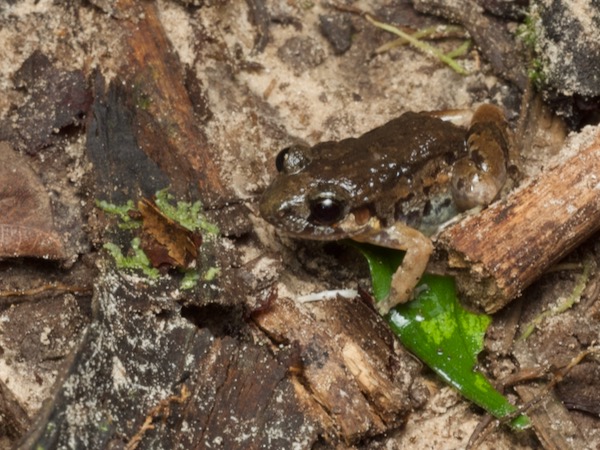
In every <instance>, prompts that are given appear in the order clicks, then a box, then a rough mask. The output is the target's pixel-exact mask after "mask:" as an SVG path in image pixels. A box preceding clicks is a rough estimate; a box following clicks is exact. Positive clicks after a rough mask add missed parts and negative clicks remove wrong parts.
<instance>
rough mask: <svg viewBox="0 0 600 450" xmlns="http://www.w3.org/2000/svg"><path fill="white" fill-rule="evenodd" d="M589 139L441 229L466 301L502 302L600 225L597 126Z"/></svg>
mask: <svg viewBox="0 0 600 450" xmlns="http://www.w3.org/2000/svg"><path fill="white" fill-rule="evenodd" d="M590 141H592V142H591V143H590V142H589V141H588V142H587V144H582V148H580V149H579V150H578V151H577V152H576V154H575V155H574V156H572V157H570V159H568V160H566V161H564V162H562V163H561V164H560V165H557V166H556V167H554V168H552V169H550V170H548V171H545V172H543V173H542V174H541V175H540V176H538V177H537V178H535V179H534V180H533V181H531V182H530V183H528V184H526V185H524V186H523V187H522V188H520V189H519V190H518V191H516V192H514V193H513V194H511V195H510V196H508V197H507V198H506V199H505V200H502V201H499V202H497V203H496V204H494V205H492V206H491V207H489V208H488V209H486V210H484V211H483V212H482V213H481V214H477V215H474V216H471V217H468V218H466V219H464V220H463V221H461V222H459V223H457V224H456V225H454V226H452V227H450V228H448V229H446V230H444V232H443V233H442V234H441V235H440V236H439V250H440V251H441V252H443V253H446V255H444V256H447V260H448V265H449V267H450V268H451V269H453V270H454V271H455V274H456V277H457V284H458V288H459V290H460V291H461V292H462V294H463V296H464V297H465V300H466V301H467V302H468V303H470V304H471V305H473V306H475V307H477V308H481V309H483V310H485V311H486V312H495V311H497V310H499V309H500V308H502V307H503V306H505V305H506V304H508V303H509V302H510V301H511V300H512V299H513V298H515V297H517V296H518V295H520V293H521V292H522V290H523V289H525V288H526V287H527V286H529V285H530V284H531V283H532V282H533V281H534V280H535V279H536V278H537V277H539V276H540V274H542V273H543V272H544V271H545V270H546V269H547V268H548V267H549V266H550V265H551V264H554V263H555V262H557V261H558V260H560V259H561V258H562V257H563V256H565V255H566V254H568V253H569V252H570V251H571V250H573V249H574V248H575V247H576V246H577V245H579V244H580V243H581V242H583V241H584V240H585V239H587V238H589V237H590V236H591V235H592V234H593V233H594V232H595V231H597V230H598V229H599V228H600V134H598V133H597V134H596V135H595V137H594V138H593V139H591V140H590Z"/></svg>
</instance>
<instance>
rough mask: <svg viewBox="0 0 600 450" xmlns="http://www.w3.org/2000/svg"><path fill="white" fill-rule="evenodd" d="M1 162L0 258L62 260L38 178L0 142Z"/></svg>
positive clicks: (62, 255) (57, 236)
mask: <svg viewBox="0 0 600 450" xmlns="http://www.w3.org/2000/svg"><path fill="white" fill-rule="evenodd" d="M0 161H2V164H0V257H23V256H32V257H37V258H47V259H62V258H64V257H65V251H64V247H63V244H62V241H61V239H60V236H59V235H58V234H57V233H56V231H55V230H54V223H53V220H52V209H51V208H50V199H49V198H48V193H47V192H46V190H45V188H44V186H43V185H42V183H41V181H40V180H39V178H38V176H37V175H36V174H35V172H33V170H32V169H31V168H30V167H29V165H28V163H27V160H26V159H25V158H24V157H23V156H21V155H20V154H19V153H17V152H15V151H14V150H13V149H12V148H11V147H10V146H9V145H8V144H7V143H6V142H0Z"/></svg>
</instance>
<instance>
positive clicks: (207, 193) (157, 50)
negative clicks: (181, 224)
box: [119, 0, 230, 204]
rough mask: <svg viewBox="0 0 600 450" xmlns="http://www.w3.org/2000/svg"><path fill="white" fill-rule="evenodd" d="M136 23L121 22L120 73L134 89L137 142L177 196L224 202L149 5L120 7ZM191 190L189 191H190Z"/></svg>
mask: <svg viewBox="0 0 600 450" xmlns="http://www.w3.org/2000/svg"><path fill="white" fill-rule="evenodd" d="M119 10H120V12H121V13H122V14H123V15H125V16H130V17H134V18H136V20H132V19H125V20H123V21H122V24H123V27H124V29H125V30H126V32H127V39H126V41H125V53H126V59H125V63H124V65H123V67H122V68H121V71H120V74H121V75H122V76H123V77H125V78H127V79H128V80H130V82H131V83H132V85H133V86H136V90H137V92H138V97H137V98H135V99H134V100H135V101H136V106H138V109H137V117H136V121H137V125H138V127H137V131H138V136H137V140H138V143H139V145H140V146H141V147H142V148H143V149H144V151H145V152H146V154H147V155H148V156H149V157H150V158H151V159H152V160H153V161H155V162H156V163H157V165H158V166H159V167H160V168H161V170H162V171H163V172H165V173H166V174H167V175H168V176H169V178H170V180H171V182H172V184H173V189H174V191H175V192H178V193H180V194H186V193H187V192H189V191H190V187H193V186H195V187H196V188H197V189H198V191H199V192H200V194H201V196H202V200H203V202H204V203H205V204H214V203H216V202H217V201H218V200H221V201H222V200H223V199H224V198H225V199H228V198H229V197H230V195H229V194H228V193H227V190H226V188H225V187H224V186H223V183H222V182H221V175H220V172H219V170H218V169H217V167H216V165H215V163H214V159H213V156H212V155H211V154H210V152H209V145H208V139H207V137H206V135H205V133H204V132H203V131H202V129H201V128H200V127H199V125H198V122H199V121H198V118H197V117H196V115H195V114H194V108H193V106H192V102H191V100H190V97H189V94H188V92H187V90H186V88H185V85H184V83H183V79H184V70H183V67H182V65H181V62H180V61H179V58H178V57H177V53H176V52H175V50H174V49H173V47H172V45H171V43H170V42H169V40H168V38H167V36H166V34H165V31H164V29H163V27H162V24H161V22H160V20H159V17H158V13H157V8H156V5H155V4H154V3H152V2H141V3H140V2H132V1H130V0H123V1H121V2H119ZM192 190H193V189H192Z"/></svg>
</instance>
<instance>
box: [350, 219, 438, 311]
mask: <svg viewBox="0 0 600 450" xmlns="http://www.w3.org/2000/svg"><path fill="white" fill-rule="evenodd" d="M352 239H353V240H355V241H358V242H365V243H369V244H373V245H377V246H380V247H387V248H392V249H397V250H404V251H405V252H406V254H405V255H404V259H403V260H402V265H401V266H400V267H398V269H397V270H396V272H395V273H394V275H393V276H392V285H391V288H390V293H389V294H388V296H387V298H385V299H383V300H382V301H380V302H379V303H377V305H376V308H377V310H378V311H379V313H380V314H381V315H385V314H387V313H388V311H389V310H390V309H391V308H393V307H394V306H396V305H399V304H401V303H405V302H407V301H408V300H410V299H411V297H412V293H413V291H414V289H415V286H416V285H417V283H418V282H419V280H420V279H421V276H422V275H423V273H424V272H425V269H426V267H427V263H428V261H429V256H430V255H431V252H432V251H433V244H432V243H431V240H430V239H429V238H428V237H427V236H425V235H424V234H422V233H421V232H420V231H418V230H416V229H414V228H411V227H409V226H407V225H406V224H404V223H402V222H397V223H396V224H394V225H392V226H391V227H389V228H383V229H379V230H373V231H371V232H369V233H365V234H361V235H359V236H353V237H352Z"/></svg>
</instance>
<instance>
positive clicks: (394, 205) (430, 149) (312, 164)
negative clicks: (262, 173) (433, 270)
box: [260, 105, 509, 314]
mask: <svg viewBox="0 0 600 450" xmlns="http://www.w3.org/2000/svg"><path fill="white" fill-rule="evenodd" d="M508 156H509V134H508V128H507V126H506V122H505V118H504V114H503V113H502V111H501V110H500V109H499V108H497V107H495V106H492V105H482V106H480V107H479V108H478V109H477V110H476V111H475V114H474V115H473V118H472V120H471V124H470V126H469V128H468V129H467V130H465V129H464V128H461V127H458V126H456V125H454V124H452V123H450V122H446V121H443V120H441V119H440V118H437V117H434V116H433V115H432V114H431V113H412V112H408V113H405V114H403V115H401V116H400V117H398V118H396V119H393V120H391V121H390V122H388V123H386V124H385V125H382V126H380V127H378V128H375V129H374V130H371V131H369V132H367V133H365V134H363V135H362V136H360V137H358V138H349V139H344V140H342V141H338V142H336V141H330V142H322V143H320V144H317V145H315V146H314V147H308V146H304V145H293V146H291V147H288V148H285V149H283V150H282V151H281V152H280V153H279V154H278V155H277V158H276V166H277V170H278V172H279V174H278V175H277V177H276V178H275V179H274V180H273V182H272V183H271V185H270V186H269V187H268V188H267V189H266V191H265V192H264V194H263V196H262V199H261V201H260V213H261V215H262V216H263V218H264V219H266V220H267V221H268V222H270V223H271V224H273V225H275V226H276V227H277V228H278V229H280V230H282V231H283V232H285V233H287V234H289V235H292V236H295V237H299V238H305V239H317V240H337V239H343V238H350V239H353V240H355V241H358V242H368V243H371V244H375V245H379V246H383V247H389V248H394V249H398V250H404V251H406V255H405V257H404V261H403V262H402V265H401V266H400V267H399V268H398V270H397V271H396V273H395V274H394V276H393V278H392V286H391V290H390V294H389V295H388V297H387V298H386V299H384V300H383V301H381V302H379V303H378V304H377V309H378V311H379V312H380V313H381V314H387V312H388V311H389V310H390V309H391V308H393V307H394V306H396V305H398V304H400V303H404V302H406V301H407V300H409V299H410V298H411V296H412V292H413V289H414V287H415V286H416V284H417V283H418V281H419V279H420V278H421V276H422V274H423V272H424V271H425V268H426V267H427V263H428V260H429V256H430V255H431V252H432V250H433V244H432V242H431V239H430V236H432V235H433V234H435V233H436V232H437V231H438V230H439V228H440V226H441V225H443V224H444V223H445V222H447V221H448V220H450V219H451V218H453V217H454V216H456V215H457V214H459V213H460V212H462V211H465V210H467V209H470V208H473V207H475V206H480V205H487V204H489V203H490V202H492V201H493V200H495V199H496V198H497V197H498V195H499V192H500V190H501V188H502V186H503V185H504V184H505V182H506V180H507V166H508Z"/></svg>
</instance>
